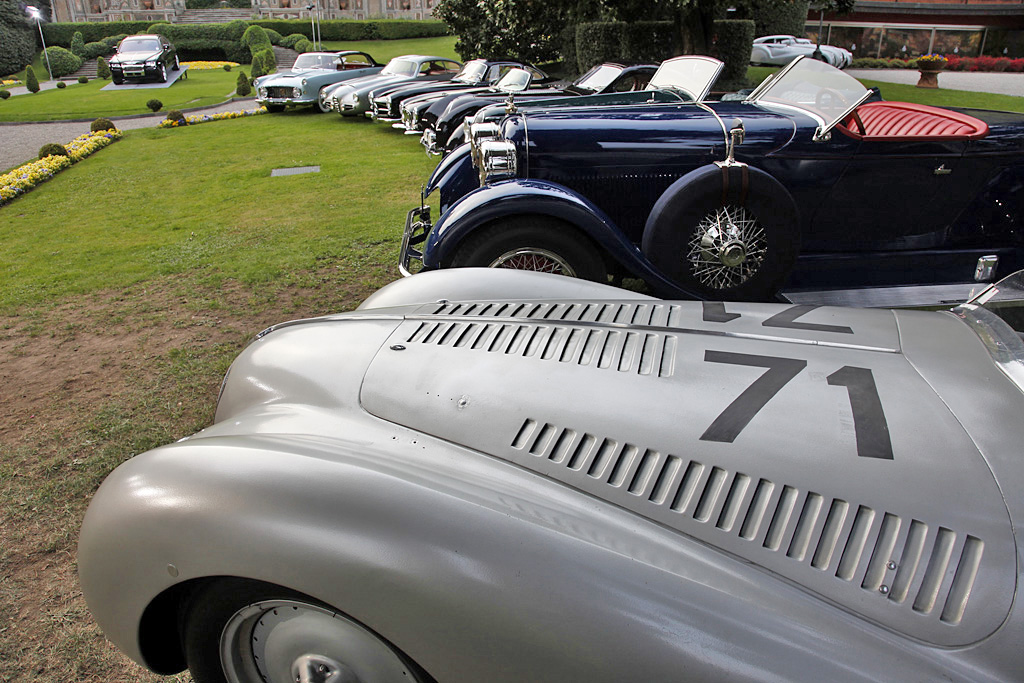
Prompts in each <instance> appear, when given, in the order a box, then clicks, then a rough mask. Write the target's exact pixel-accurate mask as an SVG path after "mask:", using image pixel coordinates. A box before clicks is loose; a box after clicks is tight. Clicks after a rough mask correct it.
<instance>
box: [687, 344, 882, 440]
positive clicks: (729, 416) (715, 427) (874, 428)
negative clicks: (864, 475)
mask: <svg viewBox="0 0 1024 683" xmlns="http://www.w3.org/2000/svg"><path fill="white" fill-rule="evenodd" d="M704 360H705V362H708V363H726V364H728V365H746V366H750V367H761V368H767V369H768V370H767V372H765V373H764V374H762V375H761V376H760V377H758V378H757V379H756V380H754V383H753V384H751V385H750V386H749V387H747V388H746V389H745V390H744V391H743V393H741V394H740V395H739V396H737V397H736V400H734V401H733V402H732V403H730V404H729V405H728V407H726V409H725V410H723V411H722V414H721V415H719V416H718V417H717V418H715V421H714V422H712V423H711V426H710V427H708V428H707V429H706V430H705V431H704V433H703V434H702V435H701V437H700V439H701V441H719V442H723V443H732V442H733V441H735V440H736V437H737V436H739V433H740V432H742V431H743V429H744V428H745V427H746V426H747V425H748V424H749V423H750V421H751V420H752V419H754V416H755V415H757V414H758V413H759V412H760V411H761V409H762V408H764V407H765V405H766V404H767V403H768V401H770V400H771V399H772V397H773V396H775V394H777V393H779V391H780V390H781V389H782V387H784V386H786V384H788V383H789V381H790V380H791V379H793V378H794V377H796V376H797V375H798V374H800V371H801V370H803V369H804V368H805V367H807V361H804V360H799V359H796V358H779V357H776V356H757V355H751V354H746V353H729V352H726V351H710V350H709V351H705V352H704ZM826 381H827V382H828V384H829V386H839V387H846V391H847V393H848V394H849V397H850V408H851V409H852V410H853V427H854V433H855V434H856V436H857V455H858V456H860V457H862V458H880V459H883V460H892V459H893V457H892V442H891V440H890V438H889V426H888V424H887V423H886V420H885V413H884V412H883V411H882V402H881V400H880V399H879V398H878V389H877V387H876V386H875V378H874V375H872V374H871V370H869V369H868V368H857V367H852V366H849V365H846V366H843V367H842V368H840V369H839V370H836V371H835V372H833V373H832V374H831V375H829V376H828V377H827V378H826Z"/></svg>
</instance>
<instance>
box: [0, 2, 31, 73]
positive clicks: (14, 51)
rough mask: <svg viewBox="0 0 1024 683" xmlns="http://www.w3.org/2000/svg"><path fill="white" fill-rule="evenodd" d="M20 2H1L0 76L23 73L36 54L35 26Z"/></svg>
mask: <svg viewBox="0 0 1024 683" xmlns="http://www.w3.org/2000/svg"><path fill="white" fill-rule="evenodd" d="M23 7H24V5H23V3H21V2H18V0H0V76H6V75H8V74H13V73H15V72H18V71H21V70H22V69H24V68H25V65H26V64H29V63H31V62H32V57H33V56H34V55H35V52H36V35H35V26H34V25H33V24H32V23H31V22H30V20H29V18H28V15H27V14H25V11H24V9H23Z"/></svg>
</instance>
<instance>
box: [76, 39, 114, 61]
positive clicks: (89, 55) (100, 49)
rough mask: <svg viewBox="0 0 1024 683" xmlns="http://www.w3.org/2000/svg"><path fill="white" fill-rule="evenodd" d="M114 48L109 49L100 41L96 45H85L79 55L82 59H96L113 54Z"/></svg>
mask: <svg viewBox="0 0 1024 683" xmlns="http://www.w3.org/2000/svg"><path fill="white" fill-rule="evenodd" d="M115 49H116V48H113V47H110V46H109V45H107V44H106V43H104V42H102V41H100V42H97V43H86V44H85V52H84V53H83V54H81V55H80V57H81V58H82V59H96V58H97V57H99V56H101V55H109V54H113V53H114V50H115Z"/></svg>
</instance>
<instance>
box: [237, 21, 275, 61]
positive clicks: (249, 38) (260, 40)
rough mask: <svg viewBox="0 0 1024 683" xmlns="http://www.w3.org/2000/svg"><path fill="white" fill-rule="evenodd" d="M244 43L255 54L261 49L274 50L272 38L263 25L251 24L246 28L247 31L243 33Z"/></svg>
mask: <svg viewBox="0 0 1024 683" xmlns="http://www.w3.org/2000/svg"><path fill="white" fill-rule="evenodd" d="M242 45H244V46H246V47H247V48H249V50H250V51H251V52H252V54H253V55H255V54H256V53H257V52H258V51H260V50H264V49H270V50H273V45H272V44H271V42H270V38H269V37H268V36H267V32H266V31H265V30H264V29H263V27H262V26H250V27H249V28H247V29H245V33H243V34H242Z"/></svg>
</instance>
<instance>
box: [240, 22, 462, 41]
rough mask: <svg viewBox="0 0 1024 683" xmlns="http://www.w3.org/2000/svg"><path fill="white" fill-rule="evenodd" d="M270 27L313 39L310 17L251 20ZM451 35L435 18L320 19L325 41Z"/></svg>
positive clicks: (279, 31)
mask: <svg viewBox="0 0 1024 683" xmlns="http://www.w3.org/2000/svg"><path fill="white" fill-rule="evenodd" d="M251 23H253V24H255V25H256V26H262V27H263V28H269V29H273V30H275V31H277V32H278V33H280V34H281V35H283V36H287V35H289V34H292V33H301V34H302V35H304V36H306V37H307V38H312V37H313V33H312V27H311V26H310V25H309V20H308V19H258V20H256V21H253V22H251ZM444 35H448V27H447V26H446V25H445V23H444V22H441V21H435V20H422V21H419V20H405V19H388V20H385V21H354V20H349V19H330V20H328V21H322V22H320V37H321V39H323V40H398V39H400V38H434V37H436V36H444Z"/></svg>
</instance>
